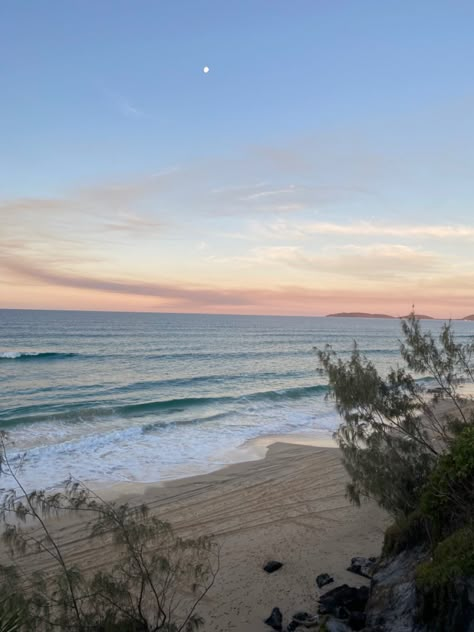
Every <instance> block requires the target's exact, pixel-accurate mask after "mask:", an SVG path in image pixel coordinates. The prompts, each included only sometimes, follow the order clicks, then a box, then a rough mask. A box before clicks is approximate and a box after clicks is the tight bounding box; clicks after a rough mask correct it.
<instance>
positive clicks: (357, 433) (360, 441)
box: [318, 314, 474, 517]
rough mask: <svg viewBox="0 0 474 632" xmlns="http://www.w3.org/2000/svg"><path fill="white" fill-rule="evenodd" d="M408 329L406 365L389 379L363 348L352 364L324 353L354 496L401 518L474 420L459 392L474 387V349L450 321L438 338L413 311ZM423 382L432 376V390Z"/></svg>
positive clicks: (391, 372)
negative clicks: (372, 501) (460, 339)
mask: <svg viewBox="0 0 474 632" xmlns="http://www.w3.org/2000/svg"><path fill="white" fill-rule="evenodd" d="M402 332H403V336H404V340H403V342H402V343H401V347H400V350H401V356H402V358H403V360H404V361H405V364H406V366H403V367H396V368H392V369H390V370H389V371H388V373H387V375H385V376H382V375H381V374H380V373H379V371H378V370H377V369H376V367H375V365H374V364H373V363H372V362H371V361H370V360H368V359H367V358H365V357H364V356H363V355H362V354H361V353H360V351H359V349H358V348H357V345H354V349H353V351H352V354H351V357H350V359H349V360H347V361H343V360H342V359H340V358H337V356H336V354H335V352H334V351H333V350H332V349H331V348H330V347H329V346H328V347H326V348H325V349H324V350H320V351H319V352H318V355H319V360H320V362H321V364H322V367H323V368H324V370H325V371H326V373H327V375H328V380H329V387H330V393H331V395H332V396H333V397H334V399H335V402H336V407H337V410H338V412H339V413H340V415H341V417H342V419H343V423H342V424H341V426H340V427H339V429H338V431H337V432H336V439H337V442H338V444H339V446H340V448H341V451H342V454H343V460H344V464H345V467H346V469H347V471H348V473H349V475H350V477H351V482H350V483H349V485H348V488H347V491H348V494H349V497H350V498H351V499H352V500H353V501H354V502H356V503H360V499H361V497H362V496H369V497H372V498H374V499H375V500H376V501H377V502H378V503H379V504H380V505H381V506H382V507H383V508H385V509H386V510H387V511H389V512H390V513H392V514H393V515H394V516H395V517H400V516H406V515H408V514H410V513H411V512H412V511H414V510H415V509H416V508H417V506H418V503H419V499H420V495H421V493H422V490H423V487H424V485H425V483H426V481H427V479H428V476H429V475H430V472H431V471H432V470H433V468H434V466H435V464H436V463H437V462H438V459H439V457H440V455H441V454H443V453H444V452H445V451H446V450H447V449H448V448H449V446H450V444H451V441H452V440H453V438H454V437H455V436H456V434H458V433H459V432H460V431H461V430H462V429H463V428H465V427H466V426H470V425H472V424H473V423H474V417H473V414H472V409H471V408H470V406H469V405H468V404H469V402H468V398H467V397H466V396H465V395H463V393H462V390H461V386H462V385H463V384H465V382H466V381H471V382H474V373H473V363H472V359H473V353H474V344H472V343H470V342H467V343H460V342H457V341H456V339H455V335H454V332H453V328H452V325H451V323H448V324H445V325H443V327H442V329H441V333H440V334H439V336H438V338H435V337H434V336H433V334H432V333H431V332H423V331H422V328H421V325H420V321H419V320H418V319H417V318H416V316H415V315H414V314H411V315H410V317H408V318H407V319H406V320H403V321H402ZM420 377H422V378H430V381H429V386H427V381H426V379H425V380H420V379H419V378H420ZM433 384H434V387H433ZM441 400H448V402H449V406H446V405H445V404H444V405H443V402H442V401H441ZM452 410H454V413H453V412H452ZM448 411H449V412H448Z"/></svg>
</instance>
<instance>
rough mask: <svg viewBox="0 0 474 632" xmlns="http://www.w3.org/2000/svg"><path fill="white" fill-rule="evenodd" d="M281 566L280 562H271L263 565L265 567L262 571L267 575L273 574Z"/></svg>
mask: <svg viewBox="0 0 474 632" xmlns="http://www.w3.org/2000/svg"><path fill="white" fill-rule="evenodd" d="M282 566H283V564H282V562H275V560H272V561H271V562H267V564H265V566H264V567H263V570H264V571H267V573H274V572H275V571H277V570H278V569H279V568H281V567H282Z"/></svg>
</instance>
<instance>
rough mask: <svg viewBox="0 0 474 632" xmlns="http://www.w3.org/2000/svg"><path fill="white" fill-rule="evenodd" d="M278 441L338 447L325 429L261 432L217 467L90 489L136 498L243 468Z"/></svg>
mask: <svg viewBox="0 0 474 632" xmlns="http://www.w3.org/2000/svg"><path fill="white" fill-rule="evenodd" d="M324 434H327V433H324ZM275 444H283V445H288V446H309V447H313V448H323V449H324V448H328V449H335V450H337V444H336V442H335V440H334V439H333V438H332V435H329V436H323V432H315V431H312V432H307V433H303V432H302V433H293V434H287V435H286V434H285V435H280V434H271V435H261V436H259V437H255V438H254V439H249V440H248V441H245V442H244V443H242V444H241V445H240V446H238V447H235V448H231V449H229V450H228V451H226V452H225V455H227V456H230V455H235V456H237V457H238V458H235V459H234V458H232V459H230V460H228V461H227V462H225V463H223V462H221V463H219V464H218V465H216V466H215V467H214V466H213V465H212V464H211V463H209V469H208V470H206V471H205V472H194V473H193V472H188V473H187V472H185V471H184V470H185V468H183V474H182V475H180V476H174V477H172V478H164V479H162V480H158V481H116V482H112V483H106V482H101V481H93V482H91V483H90V488H91V489H93V490H94V491H95V492H98V493H100V495H102V496H103V497H104V498H105V499H106V500H111V501H113V500H121V499H122V498H124V497H127V498H135V497H137V496H146V495H148V494H149V493H150V492H149V490H150V489H151V490H155V489H162V488H164V487H167V486H174V485H176V484H181V483H184V482H186V481H194V480H195V479H198V478H201V477H205V476H212V475H218V474H219V473H220V472H221V471H223V470H224V471H225V470H227V469H228V468H233V467H237V468H240V467H245V466H247V465H250V464H252V463H258V462H260V461H265V459H266V458H267V455H268V452H269V450H271V449H272V446H274V445H275ZM88 486H89V484H88Z"/></svg>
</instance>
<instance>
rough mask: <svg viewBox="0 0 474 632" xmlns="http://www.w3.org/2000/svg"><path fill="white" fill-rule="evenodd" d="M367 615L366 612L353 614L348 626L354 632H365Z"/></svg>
mask: <svg viewBox="0 0 474 632" xmlns="http://www.w3.org/2000/svg"><path fill="white" fill-rule="evenodd" d="M365 621H366V615H365V612H357V611H354V612H351V613H350V615H349V620H348V622H347V623H348V624H349V627H350V628H351V629H352V630H363V629H364V628H365Z"/></svg>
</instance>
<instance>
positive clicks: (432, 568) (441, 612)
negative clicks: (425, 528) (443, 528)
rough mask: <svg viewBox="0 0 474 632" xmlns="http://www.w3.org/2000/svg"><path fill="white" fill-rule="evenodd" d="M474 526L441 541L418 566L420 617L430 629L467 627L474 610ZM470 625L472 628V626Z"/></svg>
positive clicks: (460, 628) (417, 580)
mask: <svg viewBox="0 0 474 632" xmlns="http://www.w3.org/2000/svg"><path fill="white" fill-rule="evenodd" d="M473 577H474V530H473V528H472V527H465V528H463V529H459V530H458V531H455V532H454V533H452V534H451V535H450V536H448V537H447V538H446V539H445V540H443V541H442V542H440V543H439V544H438V545H437V546H436V548H435V550H434V553H433V558H432V560H431V561H428V562H424V563H422V564H420V565H419V566H418V568H417V570H416V587H417V592H418V603H419V618H420V620H421V621H422V622H423V623H425V624H427V625H428V629H429V630H433V631H434V632H438V631H439V632H444V631H445V630H467V629H468V627H469V624H470V623H471V624H472V618H473V617H474V612H473V609H472V601H471V599H470V598H469V592H470V590H472V588H471V586H470V584H471V585H472V583H473V582H472V578H473ZM469 629H470V628H469Z"/></svg>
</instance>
